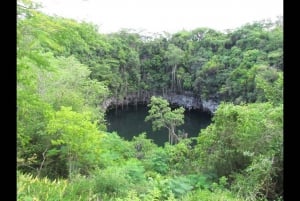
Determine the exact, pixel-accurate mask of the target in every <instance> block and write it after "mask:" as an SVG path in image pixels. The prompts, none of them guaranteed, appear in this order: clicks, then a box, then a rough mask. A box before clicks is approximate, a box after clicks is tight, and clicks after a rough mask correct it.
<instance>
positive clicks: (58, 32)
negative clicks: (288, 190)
mask: <svg viewBox="0 0 300 201" xmlns="http://www.w3.org/2000/svg"><path fill="white" fill-rule="evenodd" d="M282 26H283V25H282V18H278V20H277V21H275V22H271V21H259V22H253V23H251V24H250V23H249V24H245V25H243V26H241V27H240V28H237V29H235V30H230V31H227V32H226V33H223V32H218V31H215V30H212V29H208V28H198V29H195V30H192V31H185V30H183V31H180V32H178V33H175V34H155V35H152V36H149V35H147V36H146V35H141V34H139V33H136V32H134V31H133V30H121V31H119V32H116V33H111V34H101V33H99V31H98V28H97V26H95V25H93V24H90V23H86V22H77V21H74V20H71V19H66V18H61V17H58V16H48V15H45V14H43V13H41V12H39V11H38V10H37V8H36V5H35V4H34V3H32V2H31V1H30V0H26V1H25V0H18V1H17V199H18V200H116V201H117V200H145V201H146V200H149V201H150V200H170V201H171V200H185V201H194V200H207V201H209V200H214V201H215V200H282V199H283V198H282V196H283V29H282ZM100 31H101V30H100ZM185 91H190V92H192V93H194V94H195V95H196V96H198V97H199V98H201V99H203V100H211V99H213V100H217V101H218V102H220V105H219V107H218V109H217V111H216V112H215V114H214V117H213V122H212V123H211V124H210V125H209V126H208V127H207V128H206V129H203V130H201V131H199V136H198V137H197V143H196V145H195V144H193V143H192V140H193V139H191V138H186V139H182V140H180V141H179V142H178V143H173V142H172V143H171V144H169V143H166V144H165V146H163V147H158V146H157V145H156V144H154V143H153V142H152V140H151V139H148V138H147V135H146V133H142V134H140V135H139V136H135V137H134V138H133V140H132V141H126V140H124V139H122V138H121V137H120V136H119V135H118V134H117V133H108V132H107V130H106V121H105V111H104V109H103V108H102V107H101V105H102V103H103V101H104V100H106V99H108V98H110V97H115V98H117V99H118V100H119V101H120V102H121V101H122V100H123V99H124V98H125V97H127V96H128V95H129V94H134V95H136V96H145V95H146V94H149V93H152V92H157V93H161V94H168V93H182V92H185ZM153 99H155V98H153ZM156 101H158V102H160V103H162V104H164V105H165V106H166V107H164V108H165V109H166V108H167V106H168V103H167V102H166V101H165V100H163V99H162V100H161V99H156ZM154 102H155V100H154ZM154 102H153V105H155V103H154ZM155 107H157V108H156V109H155ZM155 107H154V109H153V111H152V112H151V111H150V112H149V114H150V117H149V120H153V126H154V127H156V128H158V129H159V128H160V127H162V126H169V127H170V136H171V137H172V136H174V133H172V132H173V131H172V126H176V125H179V124H181V123H182V122H181V121H180V119H181V116H180V115H181V114H182V112H183V111H181V110H183V109H178V110H176V111H175V110H169V109H166V110H165V111H164V110H160V108H159V104H158V105H156V106H155ZM158 111H161V112H162V114H163V115H162V116H163V118H164V123H165V124H164V125H161V123H162V121H157V119H159V118H157V116H156V115H157V114H158V113H157V112H158ZM173 120H174V121H173ZM170 122H171V123H170ZM172 123H173V124H172ZM166 134H167V133H166Z"/></svg>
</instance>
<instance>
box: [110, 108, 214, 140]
mask: <svg viewBox="0 0 300 201" xmlns="http://www.w3.org/2000/svg"><path fill="white" fill-rule="evenodd" d="M174 107H178V106H177V105H175V104H172V108H174ZM148 110H149V107H148V106H147V105H146V104H137V105H126V106H123V107H120V106H119V107H115V108H110V109H108V110H107V111H106V120H107V124H108V126H107V129H108V131H109V132H114V131H115V132H117V133H118V134H119V136H121V137H122V138H124V139H126V140H132V138H133V136H138V135H139V134H141V133H143V132H146V135H147V138H149V139H152V140H153V142H154V143H156V144H157V145H158V146H163V145H164V143H165V142H167V141H168V130H167V129H166V128H162V129H160V130H158V131H153V130H152V124H151V122H145V118H146V116H147V115H148ZM211 119H212V115H211V114H210V113H209V112H205V111H202V110H199V109H190V110H187V109H186V110H185V112H184V124H183V125H182V126H179V127H178V128H177V130H176V132H184V133H188V137H197V136H198V135H199V132H200V130H201V129H204V128H206V127H207V126H208V125H209V124H210V123H211Z"/></svg>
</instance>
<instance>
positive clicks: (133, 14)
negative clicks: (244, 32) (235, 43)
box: [36, 0, 283, 33]
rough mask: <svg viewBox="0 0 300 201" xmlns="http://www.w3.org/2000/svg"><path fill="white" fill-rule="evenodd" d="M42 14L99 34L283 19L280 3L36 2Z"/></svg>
mask: <svg viewBox="0 0 300 201" xmlns="http://www.w3.org/2000/svg"><path fill="white" fill-rule="evenodd" d="M36 1H38V2H41V3H42V5H43V7H44V8H43V9H41V10H42V11H43V12H44V13H47V14H50V15H52V14H56V15H58V16H62V17H67V18H72V19H76V20H84V21H86V22H92V23H93V24H97V25H98V26H99V31H100V32H101V33H109V32H116V31H118V30H120V29H121V28H128V29H135V30H139V31H146V32H147V31H148V32H151V33H155V32H163V31H166V32H169V33H175V32H177V31H181V30H182V29H185V30H192V29H195V28H200V27H209V28H212V29H215V30H219V31H222V30H225V29H234V28H237V27H240V26H242V25H244V24H245V23H248V22H250V23H251V22H254V21H259V20H263V19H271V20H274V19H275V18H276V16H283V0H36Z"/></svg>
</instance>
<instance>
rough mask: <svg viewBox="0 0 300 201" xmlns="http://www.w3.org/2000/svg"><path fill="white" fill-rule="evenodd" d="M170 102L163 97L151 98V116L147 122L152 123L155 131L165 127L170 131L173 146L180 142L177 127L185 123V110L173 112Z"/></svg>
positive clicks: (147, 118) (179, 109) (177, 109)
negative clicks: (176, 131)
mask: <svg viewBox="0 0 300 201" xmlns="http://www.w3.org/2000/svg"><path fill="white" fill-rule="evenodd" d="M169 105H170V104H169V102H168V101H167V100H165V99H163V98H161V97H155V96H152V97H151V103H150V104H149V105H148V106H149V107H151V109H150V110H149V115H148V116H147V117H146V118H145V121H149V120H151V121H152V128H153V130H157V129H160V128H162V127H165V128H167V129H168V131H169V143H170V144H173V143H176V142H178V135H176V133H175V130H176V126H180V125H182V124H183V123H184V115H183V113H184V108H183V107H179V108H176V109H174V110H171V108H170V106H169Z"/></svg>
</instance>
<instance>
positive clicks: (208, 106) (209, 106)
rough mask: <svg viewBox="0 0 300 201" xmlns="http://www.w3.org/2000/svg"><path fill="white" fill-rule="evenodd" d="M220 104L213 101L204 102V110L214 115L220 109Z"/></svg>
mask: <svg viewBox="0 0 300 201" xmlns="http://www.w3.org/2000/svg"><path fill="white" fill-rule="evenodd" d="M218 105H219V104H218V102H216V101H213V100H208V101H206V100H202V109H203V110H206V111H209V112H211V113H212V114H213V113H215V111H216V110H217V108H218Z"/></svg>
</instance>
